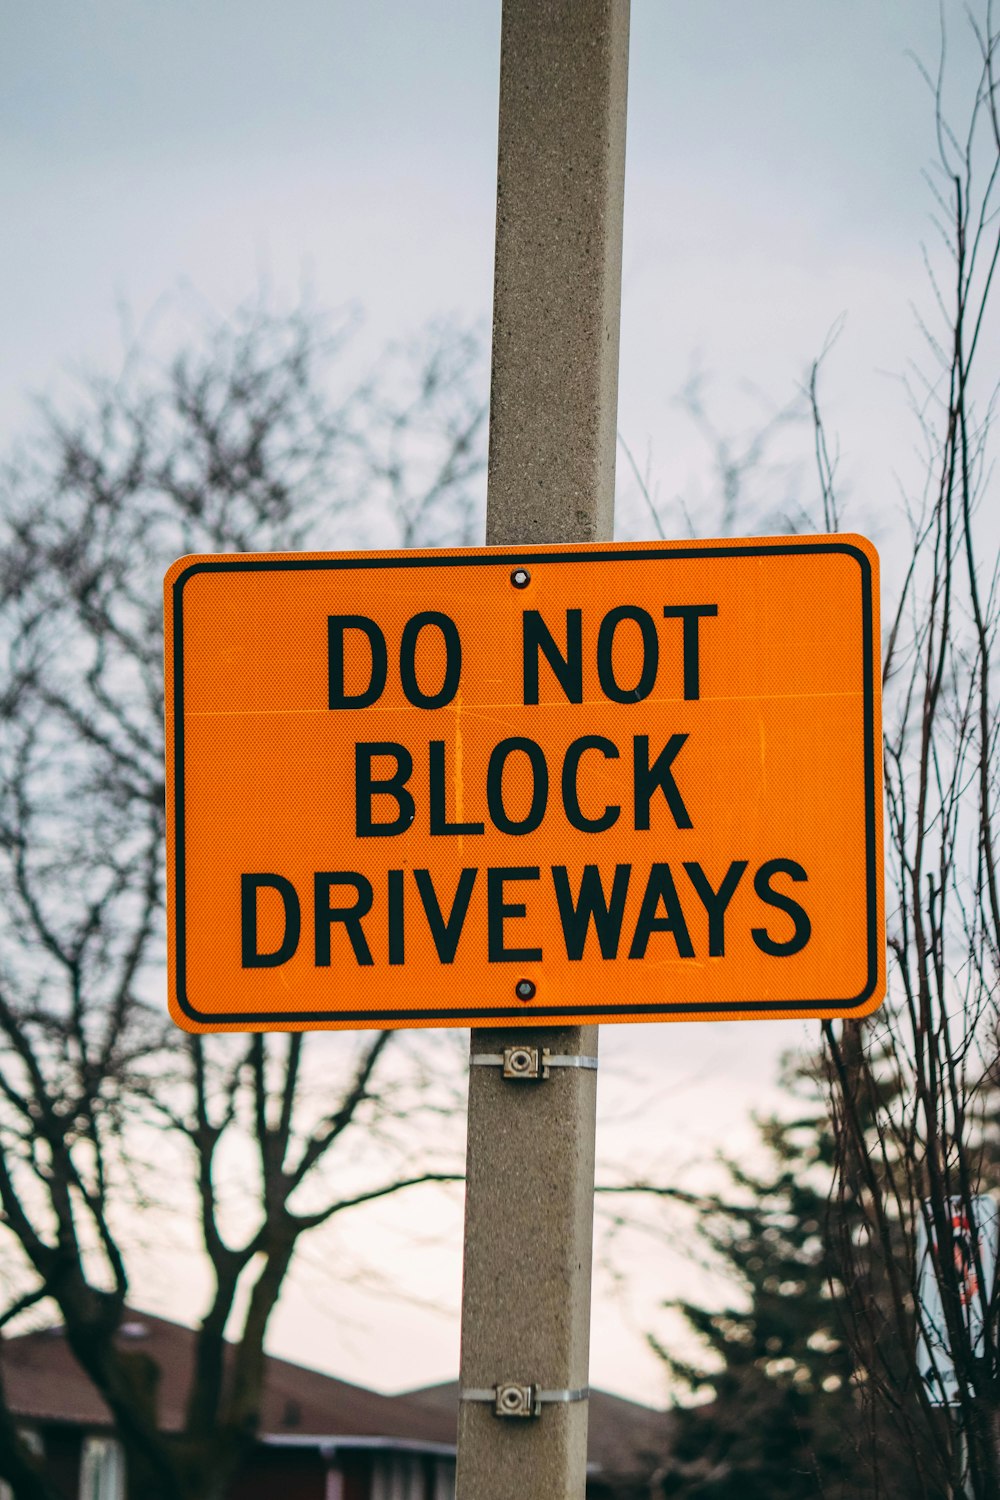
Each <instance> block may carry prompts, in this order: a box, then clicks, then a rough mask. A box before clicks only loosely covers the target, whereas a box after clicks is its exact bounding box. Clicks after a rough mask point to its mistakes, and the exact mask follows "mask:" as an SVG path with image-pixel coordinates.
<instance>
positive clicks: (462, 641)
mask: <svg viewBox="0 0 1000 1500" xmlns="http://www.w3.org/2000/svg"><path fill="white" fill-rule="evenodd" d="M165 597H166V705H167V709H166V718H167V726H166V727H167V747H168V748H167V780H168V830H169V833H168V872H169V873H168V905H169V934H170V1003H171V1010H172V1014H173V1016H174V1019H175V1020H176V1021H177V1022H178V1023H179V1024H180V1025H181V1026H184V1027H186V1028H188V1029H190V1030H194V1031H197V1030H226V1029H233V1030H278V1029H307V1028H308V1029H312V1028H323V1027H329V1028H344V1027H350V1028H355V1027H382V1028H387V1027H403V1026H487V1025H492V1024H501V1025H502V1024H505V1023H507V1022H509V1021H512V1020H516V1021H517V1022H518V1023H520V1024H532V1023H535V1024H543V1023H544V1024H549V1025H551V1024H571V1023H582V1022H591V1021H594V1022H605V1023H606V1022H614V1021H672V1020H722V1019H732V1018H744V1019H750V1018H774V1017H782V1016H821V1017H832V1016H860V1015H865V1014H867V1013H868V1012H869V1011H871V1010H874V1009H875V1007H876V1006H877V1005H878V1004H879V1003H880V1001H881V999H882V996H883V993H884V988H885V962H884V937H883V921H884V918H883V893H882V832H881V808H882V789H881V758H880V754H879V746H880V741H881V724H880V671H879V660H878V652H879V624H878V558H877V554H876V552H875V549H874V548H873V547H872V545H871V543H870V542H868V541H866V540H865V539H864V538H862V537H857V536H846V535H845V536H820V537H785V538H761V539H754V540H744V541H711V542H697V543H673V542H665V543H659V544H654V543H642V544H637V545H633V544H629V543H619V544H606V543H599V544H592V543H591V544H586V543H582V544H577V545H568V546H558V547H556V546H551V547H542V548H519V549H515V548H473V549H469V550H456V551H425V552H354V553H299V554H274V555H259V556H258V555H248V556H213V557H185V558H181V559H180V560H179V561H178V562H176V563H174V565H173V566H172V567H171V569H170V571H169V572H168V574H167V577H166V583H165Z"/></svg>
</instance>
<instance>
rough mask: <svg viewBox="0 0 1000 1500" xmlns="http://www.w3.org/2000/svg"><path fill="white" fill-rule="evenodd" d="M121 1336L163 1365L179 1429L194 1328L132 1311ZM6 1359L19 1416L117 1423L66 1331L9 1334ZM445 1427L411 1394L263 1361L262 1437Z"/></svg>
mask: <svg viewBox="0 0 1000 1500" xmlns="http://www.w3.org/2000/svg"><path fill="white" fill-rule="evenodd" d="M117 1342H118V1344H119V1346H120V1347H121V1348H123V1349H134V1350H135V1352H136V1353H142V1354H146V1355H149V1356H150V1358H152V1359H153V1360H155V1362H156V1363H157V1365H158V1366H159V1368H160V1389H159V1398H160V1423H161V1426H162V1427H163V1429H164V1430H165V1431H168V1432H176V1431H179V1429H180V1428H181V1426H182V1423H183V1414H184V1401H185V1397H186V1394H187V1391H188V1388H189V1385H190V1380H191V1373H192V1368H193V1360H194V1348H195V1335H194V1333H193V1331H192V1330H191V1329H190V1328H184V1327H182V1326H181V1325H180V1324H178V1323H172V1322H169V1321H168V1320H167V1319H166V1318H157V1317H153V1316H152V1315H151V1314H149V1313H139V1312H130V1313H129V1314H128V1315H127V1316H126V1317H125V1319H124V1320H123V1322H122V1327H121V1330H120V1331H119V1335H118V1339H117ZM2 1359H3V1378H4V1384H5V1387H6V1394H7V1401H8V1403H9V1405H10V1408H11V1410H12V1411H13V1412H14V1413H16V1415H18V1416H20V1417H23V1418H28V1419H34V1420H36V1421H46V1420H47V1421H55V1422H68V1423H71V1424H72V1425H74V1426H80V1427H109V1426H110V1425H111V1416H110V1413H109V1411H108V1408H107V1407H106V1406H105V1404H104V1402H103V1400H102V1399H101V1397H100V1396H99V1395H98V1393H97V1391H96V1390H95V1389H94V1387H93V1385H92V1384H91V1383H90V1381H89V1380H88V1379H87V1377H86V1375H85V1374H84V1373H83V1371H82V1370H81V1369H80V1367H79V1365H78V1364H77V1363H76V1360H75V1359H74V1357H73V1354H72V1352H71V1351H70V1348H69V1345H68V1343H67V1341H66V1339H65V1337H64V1336H63V1333H62V1330H61V1329H59V1328H54V1329H46V1330H43V1331H41V1332H38V1333H29V1334H24V1335H22V1336H21V1337H20V1338H13V1339H7V1340H5V1341H4V1344H3V1346H2ZM447 1427H448V1424H447V1422H444V1421H442V1419H441V1417H440V1415H439V1414H436V1413H434V1412H430V1411H427V1410H424V1409H421V1408H420V1407H418V1406H416V1405H414V1406H412V1407H411V1405H410V1404H409V1403H408V1402H407V1401H406V1399H405V1398H400V1397H398V1396H397V1397H393V1396H382V1395H379V1394H378V1392H376V1391H370V1390H366V1389H365V1387H364V1386H359V1385H351V1384H349V1383H348V1382H347V1381H345V1380H337V1379H335V1378H334V1377H333V1376H331V1375H323V1374H321V1373H320V1372H319V1371H318V1370H309V1369H306V1368H305V1367H304V1366H303V1365H295V1364H291V1363H290V1362H289V1361H287V1360H283V1359H274V1358H273V1357H270V1356H269V1357H268V1358H267V1359H266V1360H265V1376H264V1401H263V1406H262V1411H261V1434H262V1436H275V1437H280V1436H293V1435H296V1434H310V1435H321V1436H323V1437H329V1436H340V1435H343V1436H354V1437H398V1438H406V1439H411V1440H416V1441H429V1442H437V1441H444V1442H454V1433H451V1434H450V1435H449V1434H448V1430H447ZM442 1432H444V1434H445V1435H444V1437H443V1438H442V1437H440V1436H439V1434H440V1433H442Z"/></svg>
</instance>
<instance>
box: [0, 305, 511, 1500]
mask: <svg viewBox="0 0 1000 1500" xmlns="http://www.w3.org/2000/svg"><path fill="white" fill-rule="evenodd" d="M348 332H349V330H348V327H347V325H346V324H341V325H340V326H334V327H329V326H324V325H323V324H322V322H321V321H319V320H318V319H317V318H316V317H315V316H313V315H310V314H305V313H301V312H300V313H295V314H292V315H291V316H282V315H276V314H272V313H270V312H268V311H267V310H266V309H262V308H259V307H258V308H253V309H249V310H246V311H244V312H243V313H241V314H239V315H238V316H237V317H236V318H235V319H234V320H233V321H231V322H223V323H219V324H217V325H215V326H214V327H212V328H211V329H210V330H209V332H208V334H207V336H206V337H205V338H204V339H203V340H202V341H201V342H199V343H196V344H195V345H194V346H192V347H189V348H186V349H185V350H184V351H182V352H181V353H180V354H178V355H177V356H176V357H175V358H174V359H173V360H172V361H171V362H169V363H168V364H166V365H165V366H164V365H158V364H157V363H156V362H155V361H152V360H151V359H149V358H147V357H145V356H144V355H143V354H142V352H141V351H140V350H136V351H134V352H132V353H131V354H130V355H129V358H128V359H127V360H126V362H125V366H124V369H123V370H122V372H121V374H120V375H119V377H118V378H117V379H114V380H103V379H98V380H92V381H89V382H88V383H87V384H86V387H85V390H84V396H83V401H82V404H81V405H80V407H79V408H78V410H77V411H76V412H75V413H74V414H73V415H72V416H66V415H64V414H63V413H62V412H60V411H59V410H56V409H52V408H49V409H44V410H43V412H42V421H41V429H40V433H39V435H38V436H37V438H36V439H35V440H34V441H33V443H32V444H31V445H30V447H29V448H27V449H26V450H25V451H23V452H22V453H21V454H20V456H19V457H18V458H17V460H16V461H14V462H12V463H10V464H9V465H8V467H7V469H6V471H5V473H4V475H3V520H2V525H3V530H4V546H3V552H2V563H0V639H2V640H3V644H4V646H5V647H6V649H7V652H8V655H9V660H10V664H11V670H10V673H9V675H8V678H7V682H6V687H5V689H4V693H3V698H2V701H0V722H2V725H3V735H2V741H0V899H2V903H3V911H4V915H5V931H4V937H3V947H2V950H0V1035H2V1038H3V1048H2V1051H0V1148H2V1149H0V1206H2V1209H3V1216H2V1223H0V1230H2V1236H3V1240H4V1242H5V1245H6V1248H7V1251H8V1252H9V1253H8V1265H9V1267H10V1276H9V1280H10V1284H11V1285H12V1287H13V1288H14V1290H13V1292H12V1294H11V1296H10V1298H9V1299H8V1305H7V1306H6V1308H5V1310H4V1311H3V1312H2V1314H0V1327H2V1326H5V1325H6V1324H8V1323H9V1322H10V1320H11V1319H12V1318H13V1317H14V1316H16V1315H17V1314H19V1313H24V1312H25V1310H26V1309H28V1308H30V1307H32V1306H34V1305H36V1304H48V1306H49V1307H51V1306H52V1305H54V1306H55V1308H56V1309H57V1310H58V1315H59V1316H60V1318H61V1320H62V1322H63V1324H64V1327H65V1333H66V1338H67V1340H68V1343H69V1345H70V1347H71V1349H72V1351H73V1353H74V1355H75V1357H76V1359H77V1360H78V1362H79V1363H80V1365H81V1366H82V1368H83V1369H84V1371H85V1372H86V1373H87V1375H88V1376H89V1378H90V1379H91V1380H92V1381H93V1383H94V1385H95V1387H96V1388H97V1390H98V1391H99V1392H100V1393H101V1395H102V1396H103V1398H104V1400H105V1401H106V1403H107V1405H108V1406H109V1408H110V1410H111V1412H112V1415H113V1417H114V1420H115V1423H116V1426H117V1429H118V1432H119V1434H120V1436H121V1439H122V1442H123V1444H124V1446H125V1449H126V1453H127V1457H128V1462H129V1465H130V1472H131V1473H132V1475H133V1477H134V1483H135V1484H136V1486H137V1492H138V1493H142V1494H143V1495H144V1496H147V1495H148V1496H150V1497H151V1500H157V1497H163V1500H168V1497H169V1500H182V1497H183V1500H209V1497H213V1500H214V1497H216V1496H220V1495H222V1494H223V1493H224V1491H225V1487H226V1484H227V1481H228V1479H229V1477H230V1476H231V1475H232V1473H233V1471H234V1469H235V1468H236V1467H237V1466H238V1464H239V1463H240V1461H241V1460H242V1458H243V1457H244V1456H245V1454H246V1453H247V1451H248V1448H249V1445H250V1444H251V1443H252V1442H253V1439H254V1434H255V1431H256V1426H257V1421H258V1414H259V1409H260V1399H261V1384H262V1378H263V1348H264V1338H265V1334H266V1330H267V1325H268V1320H269V1317H270V1315H271V1313H272V1311H273V1309H274V1307H275V1305H276V1303H277V1300H278V1297H279V1295H280V1293H281V1290H282V1287H283V1285H284V1283H285V1279H286V1276H287V1274H288V1271H289V1267H290V1265H291V1262H292V1259H293V1256H294V1253H295V1249H296V1246H297V1244H298V1242H299V1239H300V1237H301V1235H303V1234H304V1233H306V1232H307V1231H309V1230H312V1229H315V1228H317V1227H318V1226H320V1225H321V1224H323V1223H325V1222H327V1221H329V1220H330V1219H331V1218H332V1217H333V1216H335V1215H337V1214H339V1213H342V1212H344V1211H345V1210H347V1209H349V1208H351V1207H355V1206H357V1205H358V1204H361V1203H364V1202H368V1201H370V1200H372V1199H374V1198H377V1197H380V1196H383V1195H385V1194H389V1193H394V1192H399V1191H400V1190H401V1189H404V1188H407V1187H410V1186H414V1185H416V1184H418V1183H423V1182H428V1181H436V1180H450V1179H451V1178H453V1177H454V1176H455V1175H456V1165H455V1164H454V1161H453V1158H443V1159H442V1162H441V1163H438V1164H435V1163H433V1162H431V1160H430V1158H429V1153H428V1150H427V1149H422V1148H421V1147H420V1146H419V1145H417V1146H415V1145H414V1144H413V1142H414V1141H415V1140H419V1132H418V1131H415V1130H414V1128H413V1120H414V1116H415V1115H419V1113H420V1111H423V1112H424V1113H425V1115H426V1117H427V1118H428V1120H431V1119H433V1118H434V1116H435V1114H436V1112H438V1111H440V1110H441V1109H442V1108H447V1107H448V1106H449V1104H450V1101H449V1099H448V1098H447V1096H444V1097H443V1096H442V1092H441V1089H440V1087H439V1086H438V1085H437V1084H436V1083H435V1084H434V1086H433V1087H431V1077H430V1069H429V1067H428V1065H427V1059H426V1057H425V1058H424V1060H423V1062H422V1061H421V1058H422V1047H421V1042H420V1040H419V1039H418V1040H417V1041H416V1042H414V1043H411V1044H409V1045H408V1044H407V1043H405V1042H396V1043H395V1044H394V1045H390V1036H389V1034H388V1033H382V1034H378V1035H376V1036H375V1038H374V1040H372V1037H371V1035H370V1034H369V1035H362V1036H360V1037H350V1036H345V1035H343V1034H336V1035H327V1036H322V1037H311V1038H305V1037H303V1036H302V1035H291V1036H269V1037H262V1036H251V1037H249V1038H246V1037H242V1038H241V1037H226V1036H224V1037H219V1038H206V1037H200V1036H195V1037H183V1038H182V1037H181V1035H180V1034H179V1033H176V1032H175V1031H174V1030H173V1028H172V1027H171V1026H170V1025H169V1023H168V1022H167V1021H166V1019H165V1013H164V1007H163V1003H162V991H163V979H162V969H163V921H162V914H163V884H164V871H163V835H164V810H163V796H164V781H163V775H164V773H163V731H162V707H163V701H162V700H163V687H162V623H161V611H160V581H161V579H162V574H163V572H164V570H165V568H166V566H167V565H168V564H169V563H170V562H171V561H172V560H173V558H174V557H176V556H178V555H181V554H183V553H187V552H191V551H230V550H233V551H261V550H279V549H288V548H295V547H303V546H308V547H309V548H310V549H313V550H316V549H320V548H324V547H330V546H337V545H345V544H357V543H358V542H364V541H367V542H368V543H369V544H372V543H373V542H374V543H376V544H378V545H381V546H386V545H394V544H395V545H400V544H406V545H409V544H411V543H415V542H418V541H423V542H435V541H441V540H447V541H451V542H454V541H460V540H469V539H470V537H469V532H470V529H471V524H472V520H473V518H474V514H475V511H476V508H477V506H478V504H479V497H480V477H481V475H482V473H483V470H484V436H485V407H484V401H483V400H482V399H481V394H480V385H481V382H480V381H479V380H478V378H477V377H478V375H479V370H478V361H479V358H480V350H479V345H478V341H477V340H476V339H475V338H473V337H471V336H469V335H466V334H464V333H462V332H460V331H458V330H456V329H453V328H448V327H439V328H436V329H432V330H430V331H429V332H428V333H427V334H426V335H425V337H424V339H423V340H422V342H421V344H420V346H419V347H417V348H415V349H411V350H409V351H395V352H394V353H392V354H391V355H390V356H387V358H386V360H385V361H384V362H383V364H382V365H381V366H380V367H379V368H378V369H377V370H376V372H375V373H374V375H372V376H371V377H370V378H368V379H366V380H364V381H362V382H360V383H358V384H356V385H354V387H353V388H352V389H351V390H350V391H349V392H348V393H347V394H346V395H344V396H342V397H340V398H339V399H338V398H335V397H334V395H333V394H332V392H331V389H330V388H329V382H330V381H331V379H332V378H333V377H334V376H335V375H336V371H337V357H338V356H340V355H341V354H342V353H343V350H344V344H345V341H346V338H347V335H348ZM424 1047H426V1043H424ZM404 1118H405V1119H406V1120H407V1121H408V1127H407V1129H405V1130H404V1129H403V1128H401V1121H402V1120H403V1119H404ZM157 1169H158V1170H157ZM175 1170H177V1171H180V1172H182V1173H183V1174H184V1177H183V1179H182V1180H183V1181H186V1183H187V1185H188V1186H187V1191H186V1201H188V1202H189V1203H190V1204H191V1205H192V1206H193V1209H194V1211H195V1212H196V1214H197V1218H198V1223H199V1225H200V1232H201V1238H202V1243H203V1247H204V1252H205V1255H206V1257H207V1261H208V1264H209V1266H210V1271H211V1281H212V1292H211V1296H210V1301H209V1306H208V1308H207V1310H206V1311H205V1312H204V1316H203V1317H202V1319H201V1322H200V1327H199V1329H198V1334H197V1345H196V1358H195V1368H194V1374H193V1378H192V1382H191V1387H190V1390H189V1392H188V1401H187V1410H186V1414H185V1419H184V1427H183V1431H182V1433H181V1434H180V1435H179V1436H177V1437H174V1438H169V1439H168V1438H166V1437H165V1436H164V1435H163V1433H162V1432H161V1430H160V1425H159V1422H158V1419H157V1409H156V1374H157V1372H156V1370H155V1368H153V1367H152V1366H151V1365H150V1362H149V1359H148V1356H145V1355H144V1354H142V1353H141V1352H137V1351H135V1350H129V1349H127V1348H124V1347H122V1346H120V1345H119V1343H117V1342H116V1339H115V1334H116V1330H117V1328H118V1326H119V1323H120V1320H121V1317H122V1313H123V1309H124V1308H125V1306H126V1301H127V1297H128V1293H129V1252H130V1244H131V1242H130V1237H129V1230H128V1216H127V1213H126V1209H127V1208H128V1206H129V1205H134V1204H135V1203H137V1202H141V1203H148V1202H149V1201H150V1200H151V1199H152V1200H158V1201H159V1203H160V1205H161V1206H167V1207H170V1208H172V1209H175V1210H176V1207H177V1202H178V1193H179V1192H180V1191H181V1190H180V1189H178V1188H175V1187H173V1186H171V1182H172V1179H173V1173H174V1171H175ZM458 1170H460V1167H459V1168H458ZM248 1182H249V1183H250V1185H251V1190H250V1191H249V1192H248V1191H246V1190H245V1185H246V1184H247V1183H248ZM237 1183H239V1184H240V1187H239V1188H237V1186H236V1184H237ZM164 1184H166V1186H164ZM182 1196H183V1195H182ZM227 1332H228V1334H229V1335H230V1337H231V1338H232V1339H233V1340H234V1342H235V1351H234V1352H232V1354H231V1357H230V1356H226V1354H225V1340H224V1335H225V1334H226V1333H227ZM0 1476H3V1477H6V1478H7V1479H8V1480H10V1481H11V1482H12V1483H13V1484H14V1485H15V1486H16V1490H17V1494H18V1496H19V1497H22V1496H23V1497H26V1500H35V1497H39V1500H40V1497H46V1500H50V1497H51V1496H52V1494H53V1491H52V1490H51V1489H50V1488H49V1486H48V1483H47V1481H46V1480H45V1478H44V1477H43V1475H42V1474H41V1472H40V1471H39V1469H38V1466H37V1465H36V1464H34V1463H33V1462H32V1459H31V1455H30V1454H28V1453H27V1452H26V1450H25V1449H24V1447H23V1445H21V1444H20V1443H19V1442H18V1441H17V1438H16V1434H15V1433H14V1430H13V1427H12V1424H11V1422H10V1420H9V1418H8V1417H7V1416H6V1415H5V1413H4V1412H3V1410H2V1409H0Z"/></svg>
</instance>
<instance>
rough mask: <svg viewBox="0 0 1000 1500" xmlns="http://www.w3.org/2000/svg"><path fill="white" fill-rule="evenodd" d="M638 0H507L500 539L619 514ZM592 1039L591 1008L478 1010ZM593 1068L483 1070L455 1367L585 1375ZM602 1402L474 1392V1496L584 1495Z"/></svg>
mask: <svg viewBox="0 0 1000 1500" xmlns="http://www.w3.org/2000/svg"><path fill="white" fill-rule="evenodd" d="M628 26H629V5H628V0H504V3H503V24H502V41H501V64H500V138H499V161H498V174H497V175H498V182H497V240H496V273H495V286H494V307H493V373H492V387H491V397H490V456H489V492H488V506H487V521H486V540H487V542H488V543H489V544H491V545H503V544H517V543H522V542H523V543H531V544H535V543H544V542H568V541H601V540H606V539H608V538H609V537H610V536H611V534H612V523H613V512H614V472H615V435H616V419H617V404H618V327H619V310H620V296H621V240H622V206H623V196H624V171H625V100H626V82H627V71H628ZM516 1043H528V1044H530V1045H532V1046H538V1047H544V1046H547V1047H549V1048H550V1049H551V1051H552V1053H553V1055H558V1054H563V1055H571V1056H572V1055H582V1056H596V1053H597V1027H596V1026H588V1027H560V1028H552V1029H535V1028H525V1029H523V1030H520V1031H518V1030H507V1029H504V1030H500V1029H495V1030H494V1029H491V1030H477V1031H473V1033H472V1054H473V1056H475V1055H476V1054H483V1053H486V1054H501V1053H502V1052H503V1049H504V1048H505V1047H509V1046H513V1045H514V1044H516ZM595 1097H596V1073H595V1072H594V1071H591V1070H587V1069H581V1068H576V1067H572V1068H571V1067H565V1068H554V1069H553V1070H552V1076H551V1077H550V1078H549V1079H548V1080H547V1081H544V1082H537V1083H536V1082H527V1081H517V1082H514V1081H510V1080H505V1079H504V1078H503V1077H502V1076H501V1070H500V1069H499V1068H497V1067H472V1068H470V1083H469V1145H468V1166H467V1171H468V1184H467V1197H466V1221H465V1270H464V1285H463V1297H462V1361H461V1387H462V1390H463V1391H464V1392H470V1391H479V1392H482V1391H483V1390H484V1389H490V1388H492V1387H495V1386H496V1385H498V1384H500V1383H502V1382H507V1381H511V1382H519V1383H522V1384H534V1385H535V1386H537V1387H538V1388H539V1389H542V1390H545V1391H550V1392H558V1391H567V1392H569V1391H577V1390H580V1389H582V1388H585V1387H586V1386H587V1384H588V1366H589V1346H590V1279H591V1256H592V1245H593V1211H594V1120H595ZM586 1453H587V1403H586V1401H582V1402H564V1403H560V1402H552V1403H551V1404H546V1405H544V1406H543V1407H542V1410H541V1415H540V1416H537V1417H534V1418H527V1419H523V1418H514V1417H498V1416H496V1415H495V1414H494V1411H493V1409H492V1407H491V1406H490V1405H489V1404H488V1403H486V1402H483V1401H482V1400H462V1401H461V1402H460V1405H459V1426H458V1479H457V1493H458V1500H582V1497H583V1495H584V1491H585V1485H586Z"/></svg>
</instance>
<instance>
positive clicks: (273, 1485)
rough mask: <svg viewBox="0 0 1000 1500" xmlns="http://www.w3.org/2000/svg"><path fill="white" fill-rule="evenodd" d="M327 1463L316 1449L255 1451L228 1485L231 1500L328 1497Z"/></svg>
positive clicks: (302, 1499)
mask: <svg viewBox="0 0 1000 1500" xmlns="http://www.w3.org/2000/svg"><path fill="white" fill-rule="evenodd" d="M325 1497H326V1465H325V1464H324V1463H323V1460H322V1459H321V1458H320V1456H319V1454H318V1453H317V1452H316V1451H315V1450H311V1449H308V1448H306V1449H296V1448H265V1447H260V1448H258V1449H256V1450H255V1452H254V1455H253V1458H252V1459H251V1460H250V1462H249V1463H248V1464H245V1465H244V1467H243V1468H242V1469H241V1471H240V1473H239V1474H238V1475H237V1477H236V1479H235V1480H234V1481H233V1483H232V1484H231V1485H230V1487H229V1500H325Z"/></svg>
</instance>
